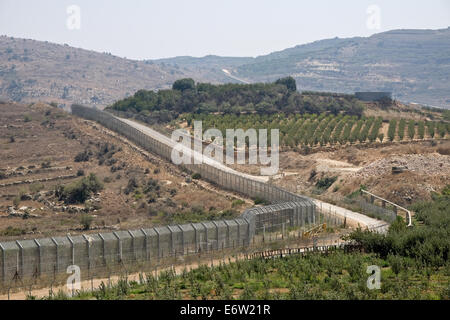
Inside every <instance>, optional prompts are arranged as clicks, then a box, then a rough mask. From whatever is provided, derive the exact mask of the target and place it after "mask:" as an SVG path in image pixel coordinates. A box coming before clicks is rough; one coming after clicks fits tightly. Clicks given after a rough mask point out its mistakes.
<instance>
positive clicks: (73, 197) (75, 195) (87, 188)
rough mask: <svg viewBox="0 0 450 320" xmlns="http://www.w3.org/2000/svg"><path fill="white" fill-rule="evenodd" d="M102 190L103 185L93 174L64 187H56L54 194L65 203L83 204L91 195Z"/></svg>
mask: <svg viewBox="0 0 450 320" xmlns="http://www.w3.org/2000/svg"><path fill="white" fill-rule="evenodd" d="M102 189H103V184H102V183H101V182H100V181H99V180H98V178H97V176H96V175H95V174H93V173H91V174H89V176H87V177H84V178H82V179H81V180H78V181H76V182H74V183H71V184H69V185H66V186H64V187H61V186H58V187H57V188H56V191H55V194H56V196H57V197H58V198H59V200H63V201H64V202H66V203H84V202H85V201H86V200H87V199H88V198H89V197H90V196H91V194H92V193H95V192H98V191H100V190H102Z"/></svg>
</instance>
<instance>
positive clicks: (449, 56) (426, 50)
mask: <svg viewBox="0 0 450 320" xmlns="http://www.w3.org/2000/svg"><path fill="white" fill-rule="evenodd" d="M288 75H291V76H293V77H294V78H295V79H296V81H297V87H298V88H299V90H315V91H329V92H344V93H353V92H355V91H373V90H376V91H380V90H382V91H386V90H387V91H393V93H394V97H395V98H396V99H398V100H400V101H403V102H417V103H421V104H428V105H433V106H441V107H447V108H450V96H449V94H448V92H450V81H449V80H450V79H449V78H450V28H448V29H442V30H393V31H388V32H384V33H379V34H375V35H373V36H371V37H368V38H363V37H356V38H347V39H339V38H334V39H328V40H321V41H316V42H313V43H309V44H306V45H299V46H296V47H294V48H289V49H286V50H283V51H279V52H274V53H271V54H269V55H265V56H259V57H256V58H251V57H219V56H211V55H210V56H206V57H203V58H194V57H175V58H168V59H160V60H152V61H150V60H147V61H135V60H128V59H124V58H119V57H116V56H113V55H111V54H108V53H97V52H94V51H88V50H83V49H77V48H72V47H70V46H67V45H57V44H51V43H48V42H42V41H34V40H26V39H16V38H10V37H6V36H0V99H3V100H14V101H21V102H27V101H38V100H40V101H46V102H51V101H54V102H57V103H58V104H65V105H69V104H70V103H82V104H88V105H94V106H95V105H97V106H101V107H104V106H106V105H109V104H111V103H113V102H114V101H116V100H119V99H122V98H124V97H126V96H128V95H132V94H133V93H135V92H136V91H137V90H139V89H160V88H167V87H170V86H171V84H172V83H173V82H174V81H175V80H177V79H180V78H186V77H190V78H193V79H194V80H196V81H201V82H212V83H225V82H244V83H245V82H272V81H274V80H276V79H278V78H282V77H285V76H288Z"/></svg>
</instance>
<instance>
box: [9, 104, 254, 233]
mask: <svg viewBox="0 0 450 320" xmlns="http://www.w3.org/2000/svg"><path fill="white" fill-rule="evenodd" d="M0 114H1V115H2V117H1V118H0V161H1V165H0V240H1V241H4V240H9V239H15V238H17V237H20V238H36V237H45V236H50V235H51V236H56V235H61V234H67V233H71V234H79V233H82V232H87V233H89V232H102V231H109V230H118V229H130V228H142V227H145V226H154V225H165V224H170V223H183V222H186V221H189V222H197V221H203V220H205V219H206V218H209V219H214V217H216V218H225V217H233V216H237V215H239V213H240V211H242V210H243V209H245V208H246V207H248V206H249V203H251V202H250V201H249V200H247V199H244V200H245V202H244V201H242V200H238V201H236V200H237V198H235V197H234V196H233V195H231V194H229V193H227V192H223V191H221V192H220V194H219V193H218V192H217V191H216V190H217V189H216V188H213V187H211V185H209V184H207V183H206V182H204V181H198V180H192V179H191V178H190V177H189V176H188V175H187V174H186V173H183V172H181V171H180V170H179V168H178V167H177V166H175V165H173V164H169V163H165V162H164V161H162V160H161V159H160V158H158V157H155V156H153V155H151V154H149V153H147V152H144V151H143V150H142V149H139V148H137V147H136V146H135V145H134V144H131V143H130V142H128V140H125V139H123V138H120V137H118V136H117V135H115V134H113V133H112V132H110V131H109V130H106V129H105V128H103V127H101V126H99V125H98V124H95V123H93V122H90V121H87V120H82V119H80V118H77V117H75V116H72V115H70V114H68V113H66V112H63V111H62V110H59V109H57V108H53V107H51V106H49V105H47V104H43V103H35V104H31V105H24V104H20V103H6V104H3V103H0ZM90 174H95V176H96V177H97V179H98V181H97V183H98V184H99V185H100V186H101V187H100V188H99V189H100V190H95V191H93V192H92V193H91V194H89V196H88V199H85V200H84V199H80V197H81V195H80V194H81V192H80V193H78V192H77V190H80V189H79V188H78V187H79V186H80V183H84V184H86V179H89V181H91V180H92V179H90V177H91V176H90ZM93 180H94V181H95V179H93ZM83 190H84V189H83ZM83 219H88V220H87V221H88V222H89V219H90V220H91V221H90V222H89V223H87V222H86V220H83ZM87 224H88V226H87V227H86V225H87ZM83 226H84V228H83ZM85 229H88V230H85Z"/></svg>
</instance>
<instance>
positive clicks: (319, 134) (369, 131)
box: [179, 113, 449, 147]
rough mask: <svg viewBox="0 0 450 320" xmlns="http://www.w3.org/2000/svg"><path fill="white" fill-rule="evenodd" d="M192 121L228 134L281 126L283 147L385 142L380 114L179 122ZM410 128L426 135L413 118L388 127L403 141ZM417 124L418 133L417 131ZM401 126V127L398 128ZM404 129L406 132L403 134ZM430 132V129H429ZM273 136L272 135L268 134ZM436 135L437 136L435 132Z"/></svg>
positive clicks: (190, 118)
mask: <svg viewBox="0 0 450 320" xmlns="http://www.w3.org/2000/svg"><path fill="white" fill-rule="evenodd" d="M193 120H201V121H202V122H203V130H204V131H205V130H207V129H209V128H217V129H219V130H220V131H221V132H222V135H223V136H224V137H225V135H226V129H237V128H241V129H243V130H247V129H250V128H254V129H268V130H269V131H270V130H271V129H279V130H280V144H281V145H282V146H290V147H296V146H298V145H309V146H317V145H321V146H324V145H328V144H331V145H335V144H337V143H339V144H341V145H344V144H346V143H350V144H353V143H356V142H359V143H365V142H367V141H369V142H375V141H377V140H378V141H381V142H382V141H384V134H383V133H382V132H380V131H381V128H382V125H383V119H382V118H381V117H377V118H375V117H361V118H358V117H356V116H349V115H343V114H339V115H333V114H329V113H321V114H304V115H300V114H288V115H286V114H284V113H280V114H272V115H268V114H266V115H259V114H245V115H235V114H224V115H220V116H218V115H214V114H200V115H195V114H184V115H181V116H180V118H179V121H187V123H188V126H192V125H193ZM406 125H407V128H408V130H407V131H408V136H409V137H410V139H413V138H414V137H415V136H416V135H418V136H419V137H420V138H421V139H423V138H424V137H425V123H424V122H419V123H418V124H417V125H416V122H415V121H414V120H410V121H408V122H407V121H406V120H405V119H401V120H400V121H397V120H395V119H393V120H391V121H390V123H389V129H388V138H389V140H390V141H393V140H394V139H395V138H396V133H398V135H399V137H400V140H403V138H404V133H405V129H406ZM426 125H427V127H428V128H430V127H431V128H435V127H436V128H440V131H439V132H440V134H442V135H441V137H444V136H445V134H446V133H447V132H448V129H449V127H448V126H446V124H445V123H432V122H427V123H426ZM416 127H417V132H418V133H417V134H416ZM397 128H398V130H397ZM401 132H403V135H401ZM428 132H430V130H428ZM269 136H270V134H269ZM432 136H434V135H432Z"/></svg>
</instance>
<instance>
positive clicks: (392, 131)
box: [388, 119, 450, 141]
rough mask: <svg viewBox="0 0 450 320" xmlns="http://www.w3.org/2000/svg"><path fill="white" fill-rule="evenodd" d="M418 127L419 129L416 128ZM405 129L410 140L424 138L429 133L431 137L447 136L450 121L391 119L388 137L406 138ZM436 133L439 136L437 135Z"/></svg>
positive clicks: (392, 138) (449, 129) (393, 138)
mask: <svg viewBox="0 0 450 320" xmlns="http://www.w3.org/2000/svg"><path fill="white" fill-rule="evenodd" d="M416 128H417V130H416ZM405 129H406V131H407V134H408V138H409V139H410V140H413V139H424V138H425V135H426V134H427V135H428V136H429V137H430V138H435V137H440V138H445V136H446V135H447V134H449V133H450V123H446V122H442V121H441V122H435V121H415V120H408V121H406V120H405V119H401V120H400V121H398V120H396V119H391V120H390V121H389V128H388V138H389V141H394V140H395V139H396V138H397V137H398V140H399V141H402V140H404V139H405ZM436 134H437V135H438V136H436Z"/></svg>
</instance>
